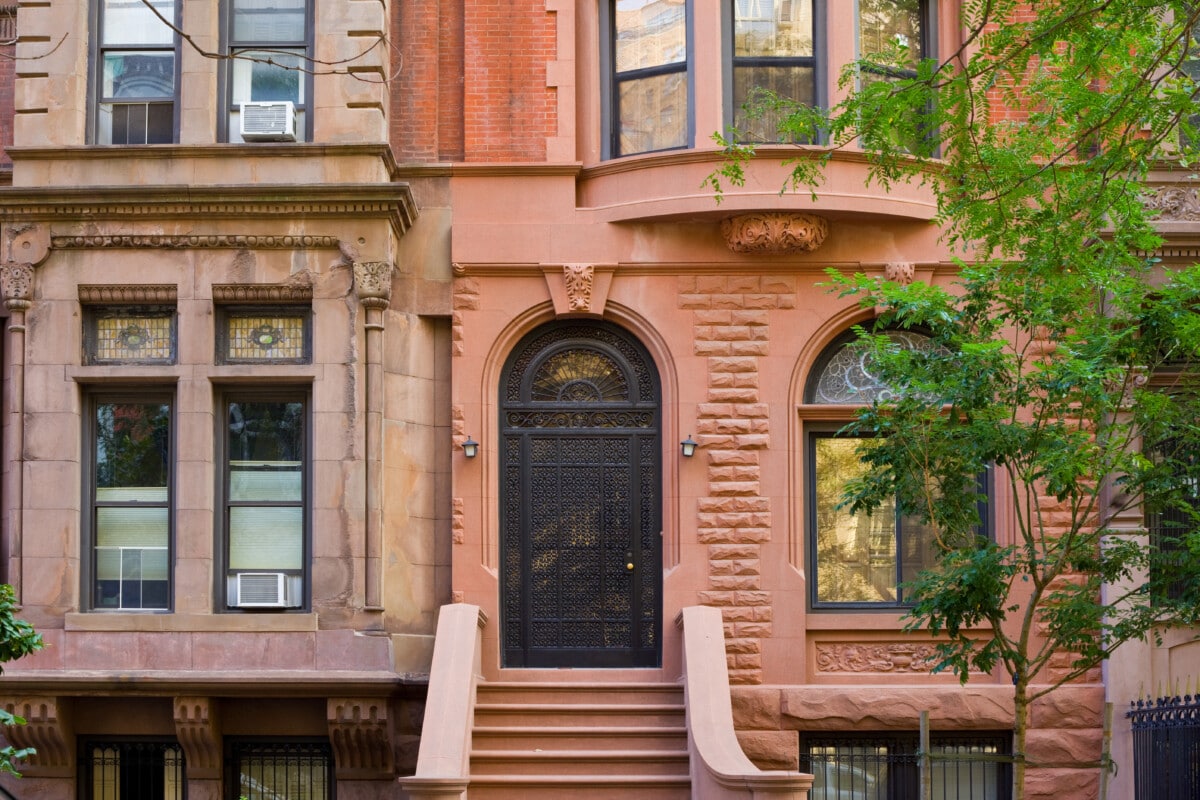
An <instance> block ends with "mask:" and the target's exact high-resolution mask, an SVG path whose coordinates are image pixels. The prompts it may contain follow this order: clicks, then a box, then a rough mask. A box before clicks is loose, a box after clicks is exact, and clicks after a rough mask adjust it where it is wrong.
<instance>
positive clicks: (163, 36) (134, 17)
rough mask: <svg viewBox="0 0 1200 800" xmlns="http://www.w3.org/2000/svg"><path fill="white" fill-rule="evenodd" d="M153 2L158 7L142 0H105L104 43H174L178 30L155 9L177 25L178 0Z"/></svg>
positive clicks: (150, 0)
mask: <svg viewBox="0 0 1200 800" xmlns="http://www.w3.org/2000/svg"><path fill="white" fill-rule="evenodd" d="M149 4H150V5H151V6H153V7H154V10H151V9H150V8H147V6H146V3H144V2H142V0H104V6H103V12H102V13H103V15H104V19H103V23H102V24H103V27H104V42H103V44H167V45H169V44H171V43H172V42H173V41H174V37H175V32H174V31H173V30H171V27H170V26H169V25H166V24H164V23H163V21H162V20H161V19H159V18H158V17H156V16H155V15H154V11H157V12H158V13H159V14H161V15H162V16H163V18H164V19H166V20H169V21H170V22H171V23H172V24H174V22H175V3H174V0H149Z"/></svg>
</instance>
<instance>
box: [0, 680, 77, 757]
mask: <svg viewBox="0 0 1200 800" xmlns="http://www.w3.org/2000/svg"><path fill="white" fill-rule="evenodd" d="M4 708H5V709H6V710H7V711H8V712H9V713H10V714H15V715H17V716H18V717H24V718H25V724H24V725H11V726H8V727H6V728H4V736H5V738H7V739H8V741H9V743H11V744H12V746H13V747H16V748H18V749H23V748H26V747H32V748H35V749H36V750H37V755H35V756H34V757H33V758H31V759H30V760H29V761H28V762H22V763H21V764H20V766H19V769H20V770H21V772H22V773H24V774H27V775H29V776H31V777H32V776H41V777H69V776H71V775H74V774H75V732H74V730H73V725H72V719H71V713H70V706H69V705H68V704H66V703H64V702H63V698H61V697H20V698H10V699H6V700H4Z"/></svg>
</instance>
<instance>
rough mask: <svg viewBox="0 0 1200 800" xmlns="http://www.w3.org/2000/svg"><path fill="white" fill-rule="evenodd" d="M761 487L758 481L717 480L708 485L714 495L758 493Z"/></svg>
mask: <svg viewBox="0 0 1200 800" xmlns="http://www.w3.org/2000/svg"><path fill="white" fill-rule="evenodd" d="M761 489H762V487H761V485H760V484H759V482H758V481H716V482H713V483H710V484H709V485H708V490H709V492H711V493H712V494H714V495H757V494H758V493H759V491H761Z"/></svg>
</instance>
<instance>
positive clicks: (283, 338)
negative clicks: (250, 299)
mask: <svg viewBox="0 0 1200 800" xmlns="http://www.w3.org/2000/svg"><path fill="white" fill-rule="evenodd" d="M220 320H221V321H220V323H219V324H218V327H217V357H218V359H219V360H220V361H221V362H222V363H224V364H254V363H268V364H308V363H311V362H312V341H311V337H310V335H309V324H308V322H309V309H308V307H307V306H283V307H280V308H252V307H237V308H232V309H224V310H223V311H222V312H221V315H220Z"/></svg>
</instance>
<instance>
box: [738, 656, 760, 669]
mask: <svg viewBox="0 0 1200 800" xmlns="http://www.w3.org/2000/svg"><path fill="white" fill-rule="evenodd" d="M733 668H734V669H762V656H761V655H760V654H759V653H738V654H737V655H736V656H734V659H733Z"/></svg>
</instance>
